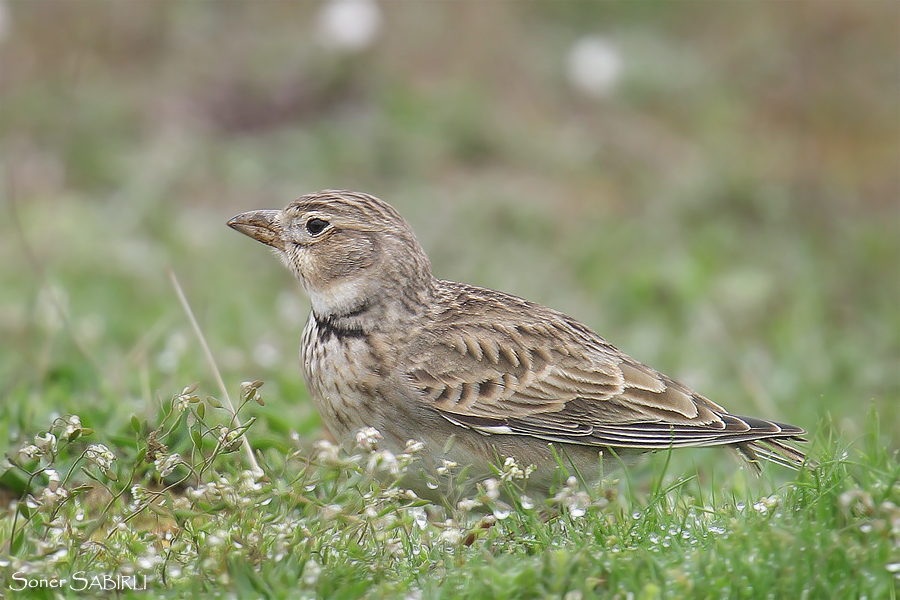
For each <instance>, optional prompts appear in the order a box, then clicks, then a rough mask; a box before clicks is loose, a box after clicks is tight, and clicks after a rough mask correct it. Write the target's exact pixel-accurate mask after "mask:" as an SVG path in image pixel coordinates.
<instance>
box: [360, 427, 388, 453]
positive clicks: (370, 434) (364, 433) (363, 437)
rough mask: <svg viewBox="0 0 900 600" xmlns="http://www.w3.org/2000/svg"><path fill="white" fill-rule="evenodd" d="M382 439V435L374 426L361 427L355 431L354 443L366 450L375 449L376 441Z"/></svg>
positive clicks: (376, 446) (376, 447)
mask: <svg viewBox="0 0 900 600" xmlns="http://www.w3.org/2000/svg"><path fill="white" fill-rule="evenodd" d="M383 439H384V436H382V435H381V432H380V431H378V430H377V429H375V428H374V427H363V428H362V429H360V430H359V431H357V432H356V445H357V446H359V447H360V448H362V449H363V450H365V451H366V452H372V451H373V450H377V449H378V442H379V441H381V440H383Z"/></svg>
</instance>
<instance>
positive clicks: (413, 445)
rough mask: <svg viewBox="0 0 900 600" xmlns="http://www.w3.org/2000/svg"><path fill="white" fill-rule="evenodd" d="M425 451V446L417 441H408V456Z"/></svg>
mask: <svg viewBox="0 0 900 600" xmlns="http://www.w3.org/2000/svg"><path fill="white" fill-rule="evenodd" d="M424 449H425V444H423V443H422V442H418V441H416V440H406V448H405V449H404V452H406V453H407V454H416V453H418V452H421V451H422V450H424Z"/></svg>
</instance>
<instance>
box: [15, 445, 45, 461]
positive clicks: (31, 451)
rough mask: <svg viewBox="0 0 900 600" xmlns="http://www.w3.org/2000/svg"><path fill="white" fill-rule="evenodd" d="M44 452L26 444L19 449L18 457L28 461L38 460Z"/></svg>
mask: <svg viewBox="0 0 900 600" xmlns="http://www.w3.org/2000/svg"><path fill="white" fill-rule="evenodd" d="M43 454H44V452H43V451H42V450H41V449H40V448H38V447H37V446H35V445H34V444H26V445H24V446H22V447H21V448H19V456H24V457H25V458H27V459H28V460H34V459H35V458H40V457H41V456H42V455H43Z"/></svg>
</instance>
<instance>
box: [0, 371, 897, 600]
mask: <svg viewBox="0 0 900 600" xmlns="http://www.w3.org/2000/svg"><path fill="white" fill-rule="evenodd" d="M258 394H259V392H257V391H256V388H255V387H253V386H251V387H248V388H245V392H244V394H243V395H242V398H241V402H240V407H241V412H243V413H248V414H249V412H250V411H252V410H253V409H254V407H256V404H255V403H254V402H252V400H253V399H254V398H260V397H259V395H258ZM260 402H261V398H260ZM218 405H220V403H219V402H218V401H217V400H215V399H212V398H209V397H207V398H206V399H205V400H204V399H202V398H201V397H200V395H199V392H198V391H195V390H192V389H189V388H188V389H185V390H184V391H183V392H182V393H180V394H178V395H176V396H175V397H174V398H172V400H171V401H167V402H164V403H163V404H162V406H161V407H160V414H159V420H158V421H154V422H152V423H148V422H143V423H142V422H141V421H140V420H139V419H137V418H134V419H133V421H132V425H131V429H132V431H131V433H130V435H122V436H121V437H119V438H118V439H116V438H109V439H107V438H106V436H102V435H100V434H98V433H96V432H91V431H89V430H87V429H83V428H82V427H81V425H80V424H79V423H78V422H76V421H75V420H73V418H72V417H71V416H66V417H61V418H58V419H56V420H55V422H54V424H53V426H52V427H50V428H49V430H48V431H45V432H42V433H41V434H40V435H39V436H38V438H37V439H36V440H35V445H28V446H26V447H25V448H24V449H23V452H22V453H20V454H18V455H17V456H15V457H14V458H13V463H14V464H13V465H9V469H8V470H7V472H6V474H5V475H4V479H5V481H6V482H7V484H9V483H10V481H11V480H14V481H15V482H17V485H18V484H23V487H25V488H27V489H29V490H31V491H32V493H31V495H30V496H28V497H27V498H24V499H23V501H22V502H21V503H20V504H18V505H17V510H15V511H12V513H11V514H8V515H7V517H6V518H5V519H4V520H3V521H0V527H2V529H0V535H2V538H0V539H4V540H6V543H8V546H7V548H8V554H6V557H5V558H3V563H4V564H3V568H4V571H5V573H6V577H7V579H6V580H7V581H8V582H11V583H10V585H12V586H13V587H21V586H22V585H23V584H22V583H21V582H22V581H24V580H27V578H31V577H37V576H38V575H36V574H45V575H46V574H50V573H52V574H53V576H55V577H58V578H67V579H68V581H70V582H73V585H76V587H77V586H82V585H86V584H85V583H84V580H78V579H74V577H86V578H87V580H88V581H90V580H91V577H92V575H93V574H98V573H99V574H103V573H116V574H131V573H137V574H140V575H145V576H147V578H148V579H149V580H150V583H149V584H147V585H148V586H149V588H150V589H152V594H153V596H154V597H186V596H187V595H201V596H204V597H205V596H214V597H217V596H220V595H223V593H224V592H225V590H231V591H232V592H234V593H236V594H238V595H239V596H240V597H248V596H249V597H267V598H293V597H298V596H299V597H305V596H310V597H326V598H359V597H405V596H406V595H408V593H415V594H418V597H423V598H449V597H454V598H456V597H459V598H545V597H559V598H579V597H580V598H590V597H610V596H616V595H619V596H621V597H626V596H628V595H629V594H634V597H641V598H658V597H672V598H677V597H685V596H690V597H698V598H719V597H727V598H757V597H762V596H772V597H798V598H803V597H808V598H819V597H832V598H860V597H870V598H893V597H896V590H897V579H896V573H897V569H898V558H900V557H898V555H897V546H898V542H900V532H898V528H897V525H898V522H900V484H898V482H900V463H898V461H897V457H896V453H890V452H888V451H887V450H886V449H885V448H884V446H883V445H882V439H881V437H880V432H879V424H878V421H877V417H876V416H875V414H874V412H873V413H870V419H869V422H868V425H867V428H866V433H865V437H864V439H862V440H859V444H858V445H859V448H858V449H857V450H845V449H844V448H843V445H842V443H841V442H840V441H838V440H823V439H819V440H818V443H817V446H820V448H821V449H822V450H824V451H825V452H829V453H831V454H829V455H825V456H822V458H821V464H819V465H818V466H817V467H815V468H814V469H809V470H803V471H801V472H799V473H798V474H796V476H795V477H794V478H793V479H792V480H791V481H790V483H788V484H783V485H775V484H774V483H773V482H772V481H771V480H769V481H766V480H763V481H762V482H759V483H758V482H751V483H750V484H749V486H748V485H747V483H748V482H747V477H748V476H747V474H746V473H743V472H740V473H737V474H732V475H730V476H729V477H727V478H726V479H725V480H724V481H718V482H714V483H713V485H710V486H705V485H702V484H700V483H699V482H698V479H697V477H696V475H686V474H685V475H674V474H672V473H671V472H667V470H666V468H665V467H666V464H665V462H662V461H654V462H655V465H656V467H657V469H656V474H655V475H654V478H653V480H652V481H651V482H650V483H649V487H644V486H643V485H642V484H636V483H635V482H633V481H631V480H629V479H628V476H627V474H625V475H617V477H622V479H621V481H619V480H612V479H606V480H604V482H603V483H602V485H601V486H600V487H597V488H590V489H588V490H587V493H586V492H585V491H583V490H581V489H580V487H579V486H578V485H577V484H576V482H575V480H574V479H573V480H572V484H570V485H571V487H570V485H567V486H566V487H564V488H562V489H560V490H558V493H557V494H556V495H555V496H554V497H553V498H552V499H551V500H550V501H549V506H543V507H541V506H534V505H533V504H534V503H532V502H527V503H526V502H522V501H520V500H519V498H520V496H519V490H521V489H522V488H523V487H524V490H525V492H526V493H527V479H525V480H523V479H522V478H521V472H518V473H517V472H516V470H515V469H514V468H512V467H511V466H510V465H507V466H506V468H503V467H501V468H498V470H497V480H496V481H497V483H498V485H499V488H500V489H506V490H507V493H508V494H510V496H511V497H512V498H513V500H512V503H513V506H512V507H510V506H509V505H508V504H506V503H505V502H504V501H502V500H499V499H498V497H497V495H496V494H495V493H492V492H491V490H492V486H490V485H487V486H481V485H480V486H479V487H478V491H477V492H475V493H473V494H470V495H469V497H468V498H467V501H469V505H468V506H464V505H463V504H461V503H457V504H452V503H449V504H447V505H445V506H438V505H433V504H429V503H427V502H425V501H423V500H419V499H417V498H416V497H415V496H414V495H410V493H409V492H407V491H405V490H403V489H402V488H401V487H399V484H398V478H399V477H401V476H402V475H403V474H404V473H405V472H407V471H409V472H414V469H415V464H416V463H415V461H416V458H415V449H414V448H413V449H411V451H410V453H408V454H404V455H400V456H397V457H395V456H393V455H389V454H385V453H383V452H379V451H378V450H364V449H361V448H356V449H354V450H355V453H354V454H353V455H347V454H345V453H339V452H338V451H337V448H336V447H334V446H332V445H331V444H329V443H327V442H320V443H317V444H316V445H315V448H314V449H312V450H310V449H309V448H303V447H302V446H301V445H299V444H297V443H296V442H297V441H298V438H297V437H296V436H294V440H293V441H290V438H288V440H285V441H284V442H285V443H284V444H281V445H279V446H278V447H271V448H263V449H261V450H260V451H259V458H260V462H261V466H262V471H263V473H262V474H259V475H254V474H253V473H251V472H250V471H248V470H242V469H241V466H240V461H239V460H238V454H237V453H238V451H239V449H240V441H241V438H240V437H239V436H238V435H237V434H238V433H240V432H241V431H243V430H246V429H247V428H248V426H249V430H250V431H251V432H252V431H253V429H252V423H253V421H254V420H255V419H251V420H250V421H248V424H247V425H245V426H244V428H235V427H234V425H233V420H232V419H231V417H230V416H229V415H230V412H229V411H227V410H225V409H223V408H219V407H218ZM223 425H224V426H226V427H228V428H229V429H228V430H227V432H223V430H222V429H221V427H222V426H223ZM48 434H53V435H54V436H55V440H53V439H52V438H50V437H49V435H48ZM251 439H252V436H251ZM56 440H58V441H56ZM100 440H103V441H106V443H108V444H111V445H112V447H114V448H116V450H117V452H116V454H115V455H113V454H109V455H107V456H106V458H103V456H101V455H103V454H105V452H106V448H105V446H104V447H98V446H96V445H94V444H95V443H96V442H97V441H100ZM54 442H55V443H54ZM666 462H667V461H666ZM48 469H53V471H52V472H53V473H55V474H56V475H51V471H50V470H48ZM54 477H55V479H56V482H57V483H56V485H53V484H51V483H50V481H51V480H52V479H54ZM459 483H461V482H459ZM45 486H46V487H45ZM64 490H65V491H64ZM738 490H742V491H738ZM473 507H479V508H478V509H477V512H472V508H473ZM510 508H512V510H510ZM488 524H489V525H490V526H485V525H488ZM467 538H468V539H467ZM466 542H468V543H466ZM23 569H24V570H25V572H24V573H25V574H23ZM14 573H20V575H18V577H19V579H18V580H13V579H11V578H12V576H13V574H14ZM23 578H24V579H23ZM139 581H140V584H139V585H143V581H144V580H143V579H140V580H139ZM64 589H65V588H64ZM41 591H42V593H36V594H34V595H32V596H30V597H48V598H50V597H55V596H54V595H53V594H51V593H50V592H49V591H48V590H47V589H43V590H41ZM79 593H80V592H78V591H77V590H76V591H71V590H69V591H64V592H62V593H61V597H73V598H74V597H78V595H79ZM143 593H144V592H134V593H133V594H134V596H135V597H140V596H141V595H142V594H143ZM126 596H127V594H126Z"/></svg>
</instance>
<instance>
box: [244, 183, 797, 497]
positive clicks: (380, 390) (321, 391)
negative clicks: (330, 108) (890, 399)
mask: <svg viewBox="0 0 900 600" xmlns="http://www.w3.org/2000/svg"><path fill="white" fill-rule="evenodd" d="M228 224H229V225H230V226H231V227H233V228H235V229H237V230H238V231H241V232H242V233H245V234H247V235H249V236H250V237H253V238H255V239H257V240H259V241H261V242H263V243H265V244H268V245H269V246H272V247H273V248H274V249H275V251H276V254H278V255H279V256H280V257H281V259H282V260H283V261H284V263H285V264H286V265H287V266H288V268H290V269H291V270H292V271H293V272H294V274H295V275H296V276H297V278H298V279H299V280H300V282H301V283H302V284H303V287H304V289H305V290H306V291H307V293H308V294H309V295H310V298H311V300H312V313H311V315H310V318H309V321H308V322H307V325H306V328H305V330H304V334H303V343H302V347H301V360H302V362H303V369H304V375H305V378H306V382H307V386H308V387H309V390H310V394H311V396H312V398H313V400H314V401H315V403H316V405H317V407H318V409H319V412H320V413H321V415H322V417H323V419H324V421H325V423H326V424H327V425H328V427H329V429H331V431H332V433H334V435H335V436H336V437H337V439H338V440H340V441H341V442H342V443H344V444H349V445H352V443H353V440H354V439H355V435H356V432H357V431H358V430H359V429H360V428H362V427H369V426H371V427H375V428H376V429H378V430H379V431H380V432H381V434H382V435H383V436H384V438H385V439H384V443H385V444H386V445H387V446H388V448H389V449H392V450H394V451H395V452H399V451H401V450H402V449H403V448H404V446H405V443H406V441H407V440H410V439H413V440H417V441H421V442H423V443H424V444H425V452H424V454H425V456H426V458H427V459H429V460H430V463H431V465H432V466H434V465H439V464H440V463H441V460H442V459H446V460H452V461H455V462H457V463H460V464H471V465H472V466H473V470H474V472H475V473H476V475H487V474H489V473H490V471H489V468H488V464H489V463H493V462H495V461H496V459H497V457H498V456H500V457H502V456H513V457H514V458H516V459H517V461H518V462H519V464H520V465H522V466H525V465H528V464H534V465H535V467H536V472H535V474H534V475H533V476H532V481H531V482H530V483H529V485H531V486H533V487H534V486H536V487H538V488H544V489H546V488H548V487H549V485H550V483H551V482H552V480H553V476H554V472H555V470H556V467H557V459H556V456H559V455H560V454H562V455H564V456H566V457H567V460H571V461H572V462H573V463H574V466H576V467H578V469H579V471H581V472H582V473H584V474H586V475H588V476H591V475H593V474H596V473H597V472H599V470H600V464H601V460H600V459H599V458H598V457H599V456H602V464H603V468H604V469H606V470H609V469H612V468H615V467H617V466H618V465H619V463H620V462H622V461H624V462H626V463H627V462H631V461H632V460H633V459H634V458H635V457H637V456H638V455H640V454H641V453H644V452H647V451H654V450H665V449H668V448H680V447H687V446H730V447H733V448H734V449H736V450H737V451H738V452H740V453H741V455H742V456H743V457H744V458H745V459H747V461H748V463H749V464H750V465H752V466H753V468H754V470H756V471H758V470H759V466H758V459H759V458H765V459H768V460H771V461H773V462H777V463H779V464H782V465H786V466H790V467H797V466H799V465H800V464H802V463H803V461H804V458H805V457H804V455H803V453H802V452H801V451H799V450H797V449H795V448H793V447H792V446H790V445H788V444H786V443H785V441H803V440H802V438H801V437H800V436H802V435H803V434H804V431H803V430H802V429H800V428H799V427H795V426H793V425H787V424H784V423H777V422H774V421H768V420H764V419H758V418H752V417H741V416H736V415H732V414H730V413H728V411H726V410H725V409H724V408H722V407H721V406H719V405H718V404H715V403H714V402H712V401H710V400H708V399H706V398H704V397H703V396H701V395H699V394H697V393H696V392H694V391H692V390H690V389H689V388H687V387H686V386H684V385H682V384H680V383H678V382H676V381H673V380H672V379H670V378H668V377H666V376H665V375H663V374H661V373H659V372H658V371H656V370H654V369H652V368H650V367H648V366H646V365H643V364H641V363H639V362H637V361H635V360H634V359H632V358H630V357H628V356H627V355H625V354H623V353H622V352H620V351H619V350H618V349H616V348H615V347H614V346H612V345H611V344H609V343H608V342H607V341H606V340H604V339H603V338H602V337H600V336H599V335H597V334H596V333H594V332H593V331H591V330H590V329H589V328H588V327H586V326H585V325H582V324H581V323H579V322H578V321H575V320H574V319H572V318H570V317H568V316H566V315H564V314H562V313H559V312H557V311H555V310H552V309H549V308H546V307H544V306H541V305H539V304H535V303H533V302H528V301H526V300H523V299H521V298H517V297H515V296H512V295H509V294H505V293H502V292H497V291H493V290H489V289H484V288H479V287H476V286H472V285H467V284H463V283H455V282H451V281H444V280H440V279H436V278H434V277H433V276H432V274H431V265H430V263H429V261H428V258H427V256H426V255H425V253H424V251H423V250H422V248H421V246H420V245H419V243H418V241H417V240H416V237H415V235H414V234H413V232H412V230H411V229H410V227H409V225H408V224H407V223H406V221H404V220H403V218H402V217H401V216H400V215H399V214H398V213H397V212H396V211H395V210H394V209H393V208H392V207H391V206H389V205H388V204H387V203H385V202H383V201H381V200H379V199H377V198H374V197H372V196H369V195H367V194H361V193H356V192H348V191H336V190H326V191H323V192H319V193H316V194H310V195H307V196H303V197H302V198H299V199H298V200H296V201H294V202H292V203H291V204H289V205H288V206H287V207H286V208H285V209H284V210H283V211H254V212H249V213H244V214H241V215H238V216H236V217H234V218H233V219H232V220H231V221H229V223H228ZM448 442H449V443H448ZM551 445H553V446H555V448H554V449H551V447H550V446H551ZM554 450H556V451H557V452H554ZM603 450H607V451H606V452H603V453H602V454H601V451H603ZM609 450H611V451H612V452H610V451H609Z"/></svg>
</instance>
